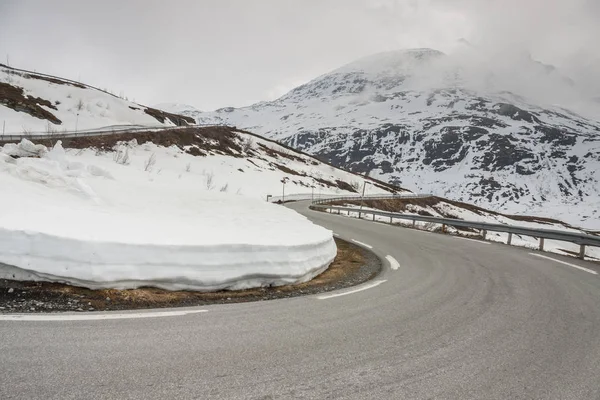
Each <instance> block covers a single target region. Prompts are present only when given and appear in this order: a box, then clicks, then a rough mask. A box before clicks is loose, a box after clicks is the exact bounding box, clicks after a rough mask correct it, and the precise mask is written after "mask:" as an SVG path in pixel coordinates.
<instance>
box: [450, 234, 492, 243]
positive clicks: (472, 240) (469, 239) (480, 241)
mask: <svg viewBox="0 0 600 400" xmlns="http://www.w3.org/2000/svg"><path fill="white" fill-rule="evenodd" d="M452 237H453V238H456V239H462V240H468V241H471V242H476V243H481V244H490V242H484V241H483V240H477V239H471V238H466V237H462V236H452Z"/></svg>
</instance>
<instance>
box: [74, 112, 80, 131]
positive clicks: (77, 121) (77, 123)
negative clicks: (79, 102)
mask: <svg viewBox="0 0 600 400" xmlns="http://www.w3.org/2000/svg"><path fill="white" fill-rule="evenodd" d="M77 125H79V112H78V113H77V119H76V120H75V133H77Z"/></svg>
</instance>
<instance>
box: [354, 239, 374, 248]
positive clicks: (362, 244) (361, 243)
mask: <svg viewBox="0 0 600 400" xmlns="http://www.w3.org/2000/svg"><path fill="white" fill-rule="evenodd" d="M352 241H353V242H354V243H356V244H359V245H361V246H364V247H366V248H367V249H372V248H373V246H371V245H369V244H366V243H363V242H359V241H358V240H354V239H352Z"/></svg>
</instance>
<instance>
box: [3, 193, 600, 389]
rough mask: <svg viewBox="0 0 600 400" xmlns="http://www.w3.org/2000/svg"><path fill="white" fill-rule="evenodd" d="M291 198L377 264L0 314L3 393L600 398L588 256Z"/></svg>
mask: <svg viewBox="0 0 600 400" xmlns="http://www.w3.org/2000/svg"><path fill="white" fill-rule="evenodd" d="M290 207H292V208H295V209H297V210H299V211H300V212H302V213H304V214H306V215H307V216H309V218H311V219H312V220H313V221H315V222H316V223H318V224H321V225H323V226H325V227H327V228H329V229H331V230H333V231H334V232H335V233H336V234H338V235H339V236H340V237H342V238H345V239H348V240H355V241H358V242H360V243H361V244H362V245H367V246H371V247H373V251H374V252H376V253H377V254H378V255H379V256H380V257H381V258H382V259H384V260H385V268H384V272H383V273H382V274H381V275H380V276H379V277H377V278H376V279H375V280H374V281H371V282H369V283H367V284H366V285H364V286H360V287H355V288H351V289H345V290H343V291H341V292H331V293H328V294H325V295H320V296H319V295H317V296H309V297H298V298H292V299H284V300H275V301H265V302H258V303H247V304H231V305H215V306H206V307H200V308H194V309H183V310H182V309H178V310H177V311H178V313H177V314H175V315H171V314H169V311H168V310H160V311H161V313H164V312H166V314H153V312H152V311H149V312H139V311H137V312H134V313H131V314H130V315H123V313H121V314H101V313H91V314H76V315H75V316H74V317H70V318H71V319H66V320H51V321H23V320H19V321H13V320H0V376H1V379H0V398H1V399H3V400H7V399H78V400H79V399H144V400H146V399H171V398H172V399H292V398H294V399H338V398H340V399H371V398H372V399H586V400H587V399H600V377H599V374H600V275H596V274H594V273H593V272H597V271H598V270H599V268H598V267H597V266H596V265H595V264H592V263H589V262H583V261H579V260H576V259H572V258H565V257H560V256H557V255H549V254H547V253H546V254H544V255H545V256H547V257H549V258H541V257H538V256H536V255H535V254H532V252H531V250H525V249H521V248H516V247H509V246H505V245H502V244H486V243H481V242H478V241H474V240H463V239H458V238H453V237H450V236H444V235H438V234H433V233H427V232H421V231H415V230H411V229H404V228H398V227H391V226H387V225H384V224H377V223H372V222H369V221H360V220H357V219H350V218H345V217H340V216H335V215H329V214H324V213H317V212H313V211H308V210H307V203H306V202H298V203H294V204H291V205H290ZM555 260H558V261H562V262H563V263H560V262H557V261H555ZM565 262H566V264H565ZM575 267H583V268H585V269H578V268H575ZM333 295H335V296H333ZM198 311H203V312H198ZM188 312H189V313H188ZM85 315H93V316H94V317H93V318H95V319H91V320H73V319H72V318H81V317H82V316H85ZM107 315H108V316H109V317H110V318H111V319H104V318H105V317H106V316H107ZM127 316H131V317H135V318H124V317H127ZM143 317H148V318H143ZM98 318H102V319H98Z"/></svg>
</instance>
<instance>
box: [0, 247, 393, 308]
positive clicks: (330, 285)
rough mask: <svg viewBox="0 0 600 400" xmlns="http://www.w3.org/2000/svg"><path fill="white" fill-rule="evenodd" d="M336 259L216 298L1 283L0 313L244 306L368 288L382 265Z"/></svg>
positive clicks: (373, 260)
mask: <svg viewBox="0 0 600 400" xmlns="http://www.w3.org/2000/svg"><path fill="white" fill-rule="evenodd" d="M336 244H337V247H338V255H337V257H336V259H335V261H334V262H333V263H332V264H331V266H330V267H329V268H328V269H327V271H325V272H323V273H322V274H321V275H319V276H317V277H315V278H314V279H313V280H311V281H309V282H306V283H302V284H299V285H286V286H277V287H265V288H256V289H248V290H240V291H219V292H212V293H201V292H190V291H177V292H171V291H167V290H162V289H155V288H140V289H132V290H115V289H105V290H90V289H85V288H80V287H75V286H69V285H65V284H59V283H47V282H20V281H12V280H5V279H0V313H14V312H18V313H33V312H53V311H95V310H98V311H104V310H131V309H143V308H164V307H183V306H198V305H207V304H225V303H242V302H250V301H263V300H272V299H281V298H288V297H296V296H303V295H309V294H317V293H322V292H327V291H331V290H337V289H342V288H346V287H350V286H355V285H358V284H360V283H363V282H366V281H368V280H370V279H373V278H374V277H375V276H377V275H378V274H379V273H380V271H381V268H382V265H381V261H380V260H379V259H378V258H377V257H376V256H375V255H374V254H373V253H371V252H369V251H367V250H365V249H363V248H361V247H358V246H355V245H353V244H351V243H348V242H345V241H343V240H339V239H336Z"/></svg>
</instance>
